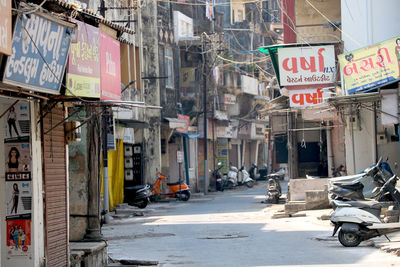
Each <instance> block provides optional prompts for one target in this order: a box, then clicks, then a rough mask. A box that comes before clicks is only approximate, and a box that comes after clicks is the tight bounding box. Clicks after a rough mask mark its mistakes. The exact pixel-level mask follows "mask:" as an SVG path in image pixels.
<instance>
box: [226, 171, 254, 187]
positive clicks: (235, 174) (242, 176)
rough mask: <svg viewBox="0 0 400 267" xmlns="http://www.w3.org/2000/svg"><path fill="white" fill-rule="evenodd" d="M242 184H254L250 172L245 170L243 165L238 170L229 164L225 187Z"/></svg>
mask: <svg viewBox="0 0 400 267" xmlns="http://www.w3.org/2000/svg"><path fill="white" fill-rule="evenodd" d="M243 184H245V185H246V186H247V187H249V188H251V187H253V186H254V180H253V179H251V178H250V174H249V173H248V172H247V171H246V169H245V168H244V166H243V167H241V168H240V169H239V170H238V169H237V168H236V167H235V166H230V167H229V172H228V180H227V181H226V188H228V189H231V188H233V187H234V186H237V185H243Z"/></svg>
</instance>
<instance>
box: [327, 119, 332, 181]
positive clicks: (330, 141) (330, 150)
mask: <svg viewBox="0 0 400 267" xmlns="http://www.w3.org/2000/svg"><path fill="white" fill-rule="evenodd" d="M328 125H329V124H328ZM331 130H332V129H331V128H326V152H327V154H328V155H327V157H328V177H332V168H333V151H332V135H331Z"/></svg>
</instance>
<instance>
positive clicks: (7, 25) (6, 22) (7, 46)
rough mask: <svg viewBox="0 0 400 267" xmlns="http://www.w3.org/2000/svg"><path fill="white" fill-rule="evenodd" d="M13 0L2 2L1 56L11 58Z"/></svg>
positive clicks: (0, 4)
mask: <svg viewBox="0 0 400 267" xmlns="http://www.w3.org/2000/svg"><path fill="white" fill-rule="evenodd" d="M11 24H12V21H11V0H0V54H5V55H7V56H11V40H12V38H11V36H12V32H11Z"/></svg>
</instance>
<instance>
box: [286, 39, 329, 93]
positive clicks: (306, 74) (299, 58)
mask: <svg viewBox="0 0 400 267" xmlns="http://www.w3.org/2000/svg"><path fill="white" fill-rule="evenodd" d="M278 61H279V74H280V85H282V86H293V85H315V84H331V83H334V82H335V79H336V75H335V74H336V64H335V49H334V46H333V45H329V46H307V47H287V48H278Z"/></svg>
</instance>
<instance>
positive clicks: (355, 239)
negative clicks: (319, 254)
mask: <svg viewBox="0 0 400 267" xmlns="http://www.w3.org/2000/svg"><path fill="white" fill-rule="evenodd" d="M338 237H339V242H340V244H342V245H343V246H345V247H357V246H358V245H359V244H360V243H361V241H362V240H361V236H359V235H357V234H355V233H348V232H343V231H342V229H340V231H339V235H338Z"/></svg>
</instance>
